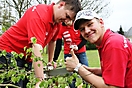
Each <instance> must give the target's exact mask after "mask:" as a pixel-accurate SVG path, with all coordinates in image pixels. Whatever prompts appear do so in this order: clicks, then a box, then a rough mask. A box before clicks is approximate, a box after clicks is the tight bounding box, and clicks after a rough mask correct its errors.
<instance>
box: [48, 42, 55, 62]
mask: <svg viewBox="0 0 132 88" xmlns="http://www.w3.org/2000/svg"><path fill="white" fill-rule="evenodd" d="M55 45H56V41H50V42H49V44H48V62H49V63H52V61H53V57H54V51H55Z"/></svg>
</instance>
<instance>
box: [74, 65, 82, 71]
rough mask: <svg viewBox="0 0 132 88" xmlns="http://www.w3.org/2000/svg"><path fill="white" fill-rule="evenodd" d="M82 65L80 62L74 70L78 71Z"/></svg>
mask: <svg viewBox="0 0 132 88" xmlns="http://www.w3.org/2000/svg"><path fill="white" fill-rule="evenodd" d="M81 66H82V64H81V63H78V64H77V66H76V67H75V68H74V71H76V72H78V70H79V68H80V67H81Z"/></svg>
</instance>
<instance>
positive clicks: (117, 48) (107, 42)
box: [65, 10, 132, 88]
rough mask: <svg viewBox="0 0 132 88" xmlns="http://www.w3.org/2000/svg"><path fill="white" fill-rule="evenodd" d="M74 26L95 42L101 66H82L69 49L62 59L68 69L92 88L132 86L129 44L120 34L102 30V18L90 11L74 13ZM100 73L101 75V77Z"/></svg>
mask: <svg viewBox="0 0 132 88" xmlns="http://www.w3.org/2000/svg"><path fill="white" fill-rule="evenodd" d="M74 28H75V29H79V30H80V32H81V35H82V36H83V37H84V38H85V39H86V40H87V41H89V42H91V43H93V44H95V45H96V46H97V48H98V51H99V56H100V62H101V63H100V64H101V68H90V67H87V66H82V65H81V64H80V63H79V61H78V59H77V57H76V56H75V54H74V52H73V50H71V54H72V57H71V58H70V57H68V58H67V59H66V63H65V64H66V67H67V70H69V71H73V70H75V71H77V72H78V73H79V74H80V76H82V77H83V78H84V79H85V80H86V81H87V82H89V83H91V84H92V85H93V86H95V87H96V88H132V44H131V43H130V41H129V40H128V39H127V38H125V37H124V36H122V35H120V34H117V33H113V32H112V31H111V30H110V29H107V30H106V29H105V27H104V22H103V20H102V19H101V18H100V17H99V16H98V15H97V14H96V13H95V12H93V11H89V10H82V11H79V12H78V13H77V16H76V19H75V22H74ZM101 76H102V77H101Z"/></svg>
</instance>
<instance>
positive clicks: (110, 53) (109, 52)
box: [98, 30, 132, 88]
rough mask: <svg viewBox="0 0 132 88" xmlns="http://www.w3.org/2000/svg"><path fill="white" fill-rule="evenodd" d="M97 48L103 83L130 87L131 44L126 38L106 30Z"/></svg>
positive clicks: (131, 66) (131, 75)
mask: <svg viewBox="0 0 132 88" xmlns="http://www.w3.org/2000/svg"><path fill="white" fill-rule="evenodd" d="M98 50H99V54H100V61H101V68H102V77H103V79H104V81H105V83H106V84H109V85H114V86H119V88H132V44H131V43H130V42H129V41H128V39H126V38H125V37H123V36H122V35H119V34H117V33H113V32H111V31H110V30H107V31H106V33H105V34H104V37H103V40H102V43H101V45H100V46H99V47H98Z"/></svg>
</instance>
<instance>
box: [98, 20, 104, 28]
mask: <svg viewBox="0 0 132 88" xmlns="http://www.w3.org/2000/svg"><path fill="white" fill-rule="evenodd" d="M99 22H100V24H101V25H102V27H104V21H103V19H101V18H100V19H99Z"/></svg>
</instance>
